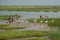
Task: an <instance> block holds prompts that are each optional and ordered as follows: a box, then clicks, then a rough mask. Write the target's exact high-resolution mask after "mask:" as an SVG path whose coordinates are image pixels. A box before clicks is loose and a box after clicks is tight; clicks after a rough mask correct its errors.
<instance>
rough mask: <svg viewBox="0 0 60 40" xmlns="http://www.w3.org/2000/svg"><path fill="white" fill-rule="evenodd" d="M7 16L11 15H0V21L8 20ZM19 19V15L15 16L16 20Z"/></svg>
mask: <svg viewBox="0 0 60 40" xmlns="http://www.w3.org/2000/svg"><path fill="white" fill-rule="evenodd" d="M9 16H11V15H0V20H8V19H9ZM20 17H21V15H20V16H17V19H19V18H20Z"/></svg>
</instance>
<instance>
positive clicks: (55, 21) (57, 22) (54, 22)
mask: <svg viewBox="0 0 60 40" xmlns="http://www.w3.org/2000/svg"><path fill="white" fill-rule="evenodd" d="M34 20H36V22H38V23H41V21H42V23H45V22H46V21H48V22H47V24H48V25H49V26H55V27H60V18H48V19H40V18H37V19H27V21H29V22H34Z"/></svg>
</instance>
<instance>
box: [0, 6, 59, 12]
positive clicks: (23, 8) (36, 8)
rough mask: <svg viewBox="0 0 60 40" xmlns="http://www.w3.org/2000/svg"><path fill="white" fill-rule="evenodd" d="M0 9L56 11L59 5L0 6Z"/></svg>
mask: <svg viewBox="0 0 60 40" xmlns="http://www.w3.org/2000/svg"><path fill="white" fill-rule="evenodd" d="M0 10H1V11H5V10H7V11H27V12H41V11H44V12H49V11H53V12H58V11H60V6H0Z"/></svg>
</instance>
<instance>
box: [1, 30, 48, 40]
mask: <svg viewBox="0 0 60 40" xmlns="http://www.w3.org/2000/svg"><path fill="white" fill-rule="evenodd" d="M47 35H48V32H44V31H39V30H38V31H36V30H35V31H34V30H26V31H5V32H0V40H5V39H6V40H7V39H13V38H27V37H42V36H47Z"/></svg>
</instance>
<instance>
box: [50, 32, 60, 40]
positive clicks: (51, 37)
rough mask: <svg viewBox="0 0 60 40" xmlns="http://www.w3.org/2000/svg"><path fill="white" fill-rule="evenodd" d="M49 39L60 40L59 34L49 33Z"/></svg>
mask: <svg viewBox="0 0 60 40" xmlns="http://www.w3.org/2000/svg"><path fill="white" fill-rule="evenodd" d="M49 38H50V39H51V40H60V32H55V33H54V32H51V33H50V34H49Z"/></svg>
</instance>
